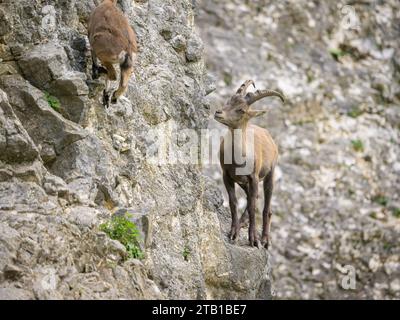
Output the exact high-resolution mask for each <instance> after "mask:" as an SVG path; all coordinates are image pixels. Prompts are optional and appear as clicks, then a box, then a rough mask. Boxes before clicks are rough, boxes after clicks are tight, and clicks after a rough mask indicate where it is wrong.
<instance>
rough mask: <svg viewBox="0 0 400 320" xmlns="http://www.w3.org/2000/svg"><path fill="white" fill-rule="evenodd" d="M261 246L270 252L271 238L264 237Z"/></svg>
mask: <svg viewBox="0 0 400 320" xmlns="http://www.w3.org/2000/svg"><path fill="white" fill-rule="evenodd" d="M261 244H262V246H263V247H264V248H265V249H267V250H268V248H269V237H268V236H264V237H263V238H262V240H261Z"/></svg>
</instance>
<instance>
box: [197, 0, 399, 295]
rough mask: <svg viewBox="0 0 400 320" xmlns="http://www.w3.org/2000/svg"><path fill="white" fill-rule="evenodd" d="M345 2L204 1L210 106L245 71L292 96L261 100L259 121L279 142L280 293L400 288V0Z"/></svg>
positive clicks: (275, 252) (275, 235)
mask: <svg viewBox="0 0 400 320" xmlns="http://www.w3.org/2000/svg"><path fill="white" fill-rule="evenodd" d="M346 3H348V1H332V2H331V1H291V2H290V4H289V3H288V2H285V1H270V0H255V1H240V0H234V1H232V0H221V1H198V8H197V13H198V15H197V24H198V25H199V26H200V30H201V35H202V38H203V40H204V43H205V50H206V52H207V65H208V66H209V67H210V69H211V70H212V71H213V72H214V73H215V75H216V78H218V79H220V81H219V82H217V90H216V94H213V96H212V97H213V98H212V99H213V100H212V105H221V104H222V103H223V102H224V101H225V100H226V99H227V98H228V97H229V95H230V94H232V92H234V90H236V89H237V87H238V86H239V85H240V84H241V83H242V82H243V81H244V80H246V79H253V80H255V82H256V85H257V87H258V88H259V89H263V88H279V89H281V90H282V91H283V92H284V93H285V94H286V96H287V98H288V102H287V103H286V104H285V105H284V106H281V105H280V103H279V102H276V101H275V100H273V99H270V100H264V103H265V104H266V105H269V106H270V107H269V112H268V114H267V116H266V117H265V118H263V119H260V120H259V122H258V124H259V125H261V126H264V127H266V128H268V129H269V130H270V132H271V134H272V136H273V137H274V139H275V141H276V142H277V144H278V145H279V149H280V158H279V167H278V169H277V172H276V187H275V191H274V196H273V202H272V210H273V212H274V216H273V218H272V219H273V220H272V221H273V222H272V248H271V257H272V259H271V269H272V271H273V272H272V275H273V284H274V288H275V290H276V292H277V296H278V297H279V298H290V299H294V298H300V299H321V298H322V299H330V298H334V299H345V298H356V299H363V298H374V299H382V298H386V299H398V298H400V291H399V285H398V284H399V281H398V279H399V277H400V260H399V259H400V258H399V256H400V245H399V236H400V220H399V219H400V158H399V155H400V147H399V145H400V144H399V142H400V134H399V130H400V126H399V125H400V123H399V119H400V118H399V117H400V107H399V106H400V85H399V83H400V82H399V81H400V69H399V66H400V64H399V61H400V60H399V59H400V55H399V54H400V47H399V44H400V42H399V41H398V39H399V37H400V33H399V28H398V25H399V21H400V15H399V12H400V10H399V9H400V6H399V4H400V3H399V2H398V1H384V2H379V1H362V2H357V1H353V2H352V3H353V4H352V6H351V7H343V6H344V5H345V4H346ZM262 103H263V102H259V103H258V107H260V108H261V107H262ZM218 128H220V126H218ZM207 172H208V174H210V175H211V176H212V177H214V178H218V177H219V178H220V173H219V171H218V170H215V168H208V169H207ZM221 180H222V179H221ZM220 185H222V183H221V184H220ZM239 203H242V204H244V201H239ZM260 205H261V203H260ZM353 271H354V273H351V274H348V273H349V272H353ZM346 275H347V276H352V275H355V276H356V277H355V280H356V281H355V288H354V289H351V288H348V287H347V286H346V285H344V286H343V283H346V281H347V280H346V278H345V276H346Z"/></svg>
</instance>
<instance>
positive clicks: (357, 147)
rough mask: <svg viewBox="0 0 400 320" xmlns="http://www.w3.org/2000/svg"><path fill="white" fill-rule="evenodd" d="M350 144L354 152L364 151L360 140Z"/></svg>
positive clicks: (352, 141)
mask: <svg viewBox="0 0 400 320" xmlns="http://www.w3.org/2000/svg"><path fill="white" fill-rule="evenodd" d="M351 144H352V145H353V149H354V151H357V152H363V151H364V144H363V143H362V141H361V140H351Z"/></svg>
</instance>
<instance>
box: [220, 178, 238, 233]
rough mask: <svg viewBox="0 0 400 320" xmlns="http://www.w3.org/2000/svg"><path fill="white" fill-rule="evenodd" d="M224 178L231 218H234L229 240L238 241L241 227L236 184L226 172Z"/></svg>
mask: <svg viewBox="0 0 400 320" xmlns="http://www.w3.org/2000/svg"><path fill="white" fill-rule="evenodd" d="M223 178H224V184H225V188H226V191H227V192H228V197H229V207H230V209H231V216H232V225H231V232H230V233H229V239H230V240H236V238H237V237H238V236H239V232H238V229H239V228H238V227H239V225H238V216H237V199H236V193H235V182H234V181H233V180H232V178H231V177H230V176H229V175H228V174H227V173H226V172H224V174H223Z"/></svg>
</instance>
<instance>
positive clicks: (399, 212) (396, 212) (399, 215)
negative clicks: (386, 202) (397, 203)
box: [392, 208, 400, 218]
mask: <svg viewBox="0 0 400 320" xmlns="http://www.w3.org/2000/svg"><path fill="white" fill-rule="evenodd" d="M392 213H393V215H394V216H395V217H396V218H400V208H394V209H393V210H392Z"/></svg>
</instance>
